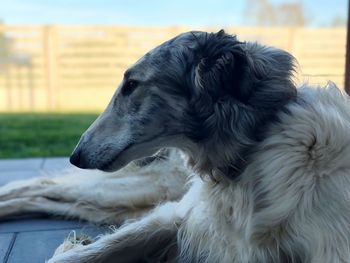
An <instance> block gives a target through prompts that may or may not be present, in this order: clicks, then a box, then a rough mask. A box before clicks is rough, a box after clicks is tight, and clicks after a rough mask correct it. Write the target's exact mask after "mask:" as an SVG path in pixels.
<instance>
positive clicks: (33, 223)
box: [0, 217, 92, 233]
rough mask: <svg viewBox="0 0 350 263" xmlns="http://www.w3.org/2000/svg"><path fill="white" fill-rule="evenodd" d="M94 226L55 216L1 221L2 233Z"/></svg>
mask: <svg viewBox="0 0 350 263" xmlns="http://www.w3.org/2000/svg"><path fill="white" fill-rule="evenodd" d="M86 226H92V225H89V224H88V223H84V222H79V221H76V220H60V219H54V218H38V217H37V218H27V219H13V220H8V221H2V222H1V221H0V233H17V232H33V231H42V230H57V229H73V228H81V227H86Z"/></svg>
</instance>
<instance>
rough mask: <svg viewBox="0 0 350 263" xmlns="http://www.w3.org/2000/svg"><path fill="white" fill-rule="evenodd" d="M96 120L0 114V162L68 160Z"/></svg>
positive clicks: (60, 115) (85, 116) (78, 116)
mask: <svg viewBox="0 0 350 263" xmlns="http://www.w3.org/2000/svg"><path fill="white" fill-rule="evenodd" d="M97 116H98V114H93V113H91V114H77V113H74V114H69V113H49V114H46V113H0V158H22V157H47V156H68V155H69V154H70V153H71V152H72V150H73V149H74V146H75V145H76V143H77V142H78V140H79V138H80V135H81V134H82V133H83V132H84V131H85V130H86V128H88V127H89V125H90V124H91V123H92V122H93V121H94V120H95V119H96V117H97Z"/></svg>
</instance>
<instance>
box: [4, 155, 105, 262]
mask: <svg viewBox="0 0 350 263" xmlns="http://www.w3.org/2000/svg"><path fill="white" fill-rule="evenodd" d="M78 170H80V169H78V168H75V167H73V166H72V165H71V164H70V163H69V159H68V158H67V157H64V158H29V159H15V160H0V186H1V185H4V184H6V183H8V182H11V181H14V180H23V179H30V178H33V177H40V176H41V177H43V176H44V177H51V176H60V175H65V174H67V173H71V172H72V171H78ZM80 173H81V171H80ZM72 230H75V231H77V233H78V234H80V233H83V234H87V235H89V236H93V237H94V236H97V235H99V234H103V233H106V232H110V231H108V228H107V227H96V226H93V225H91V224H89V223H87V222H81V221H74V220H60V219H55V218H48V217H47V216H46V217H44V216H43V215H39V214H35V215H25V216H21V217H16V218H13V219H12V220H10V219H8V220H2V221H0V263H39V262H42V263H44V262H45V260H47V259H48V258H50V257H51V256H52V255H53V253H54V251H55V249H56V248H57V246H58V245H60V244H61V243H62V242H63V240H64V238H65V237H67V235H68V234H69V233H71V231H72Z"/></svg>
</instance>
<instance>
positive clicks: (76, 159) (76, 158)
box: [69, 149, 82, 168]
mask: <svg viewBox="0 0 350 263" xmlns="http://www.w3.org/2000/svg"><path fill="white" fill-rule="evenodd" d="M80 156H81V150H80V149H75V151H74V152H73V153H72V155H71V156H70V158H69V161H70V163H71V164H73V165H75V166H76V167H79V168H82V167H81V158H80Z"/></svg>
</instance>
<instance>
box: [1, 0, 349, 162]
mask: <svg viewBox="0 0 350 263" xmlns="http://www.w3.org/2000/svg"><path fill="white" fill-rule="evenodd" d="M0 4H1V7H0V21H1V22H0V158H13V157H16V158H17V157H33V156H61V155H63V156H64V155H68V154H69V153H70V151H71V150H72V148H73V146H74V145H75V143H76V142H77V140H78V138H79V135H80V134H81V133H82V131H83V130H85V128H87V127H88V125H89V124H90V123H91V122H92V121H93V120H94V119H95V118H96V116H97V114H98V112H100V111H102V110H103V109H104V107H105V106H106V105H107V103H108V101H109V99H110V98H111V96H112V94H113V93H114V91H115V89H116V87H117V86H118V83H119V82H120V80H121V79H122V76H123V72H124V71H125V69H126V68H127V67H128V66H130V65H131V64H132V63H134V62H135V61H136V60H137V59H138V58H139V57H141V56H142V55H143V54H144V53H145V52H147V51H148V50H149V49H151V48H153V47H155V46H156V45H158V44H160V43H162V42H163V41H165V40H167V39H169V38H171V37H173V36H175V35H177V34H179V33H181V32H184V31H189V30H206V31H217V30H219V29H221V28H224V29H225V30H226V31H227V32H229V33H232V34H237V35H238V37H239V39H240V40H242V41H259V42H261V43H263V44H268V45H272V46H276V47H279V48H282V49H285V50H287V51H289V52H291V53H292V54H293V55H294V56H295V57H296V58H297V60H298V62H299V68H298V72H297V76H296V82H297V83H303V82H309V83H311V84H317V85H322V86H323V85H325V84H326V83H327V81H328V80H332V81H334V82H335V83H336V84H337V85H338V86H339V87H344V73H345V54H346V36H347V35H346V25H347V10H348V9H347V8H348V1H347V0H333V1H329V0H304V1H303V0H235V1H233V0H200V1H197V0H192V1H185V0H177V1H170V0H104V1H100V0H74V1H73V0H60V1H47V0H1V1H0Z"/></svg>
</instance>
